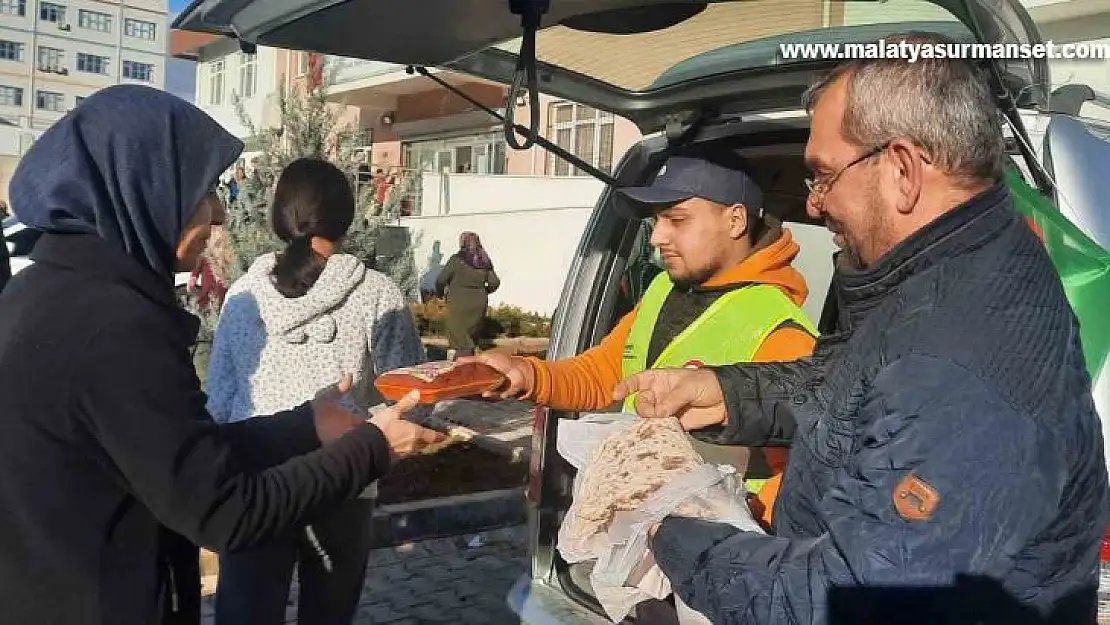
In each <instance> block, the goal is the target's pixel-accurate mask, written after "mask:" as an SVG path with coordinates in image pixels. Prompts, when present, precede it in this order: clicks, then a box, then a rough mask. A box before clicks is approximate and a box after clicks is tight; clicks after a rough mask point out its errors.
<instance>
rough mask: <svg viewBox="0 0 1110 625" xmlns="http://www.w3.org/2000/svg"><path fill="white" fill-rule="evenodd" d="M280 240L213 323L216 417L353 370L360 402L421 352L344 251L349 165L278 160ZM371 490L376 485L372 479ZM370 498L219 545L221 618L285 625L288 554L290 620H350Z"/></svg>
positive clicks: (395, 310) (372, 280)
mask: <svg viewBox="0 0 1110 625" xmlns="http://www.w3.org/2000/svg"><path fill="white" fill-rule="evenodd" d="M271 211H272V213H271V216H272V222H271V223H272V226H273V229H274V233H275V234H276V235H277V237H278V238H279V239H281V240H282V241H284V242H285V244H286V248H285V250H283V251H281V252H279V253H277V254H272V253H271V254H266V255H264V256H261V257H259V258H258V259H257V260H256V261H255V262H254V264H253V265H252V266H251V268H250V270H249V271H248V272H247V274H246V275H244V276H243V277H242V278H240V279H239V280H236V281H235V283H234V284H233V285H232V287H231V290H230V291H229V292H228V296H227V303H226V304H225V306H224V309H223V313H222V315H221V317H220V321H219V325H218V326H217V328H216V338H215V341H214V342H213V345H212V358H211V360H210V361H209V365H208V409H209V411H211V413H212V416H213V418H215V419H216V421H219V422H236V421H242V420H249V419H252V418H255V417H257V418H263V419H264V418H267V417H266V416H265V415H268V414H269V413H270V412H271V410H270V407H271V406H285V407H292V406H296V405H298V404H300V403H301V402H303V401H305V400H306V399H310V398H311V397H312V396H313V395H314V394H315V393H316V389H318V388H319V387H320V385H319V384H318V383H317V380H326V379H331V378H332V377H337V376H341V375H342V374H343V373H351V374H353V375H354V377H355V379H356V380H359V381H360V383H359V384H358V385H357V386H356V389H358V391H357V392H356V402H357V403H359V404H360V408H361V409H366V408H368V407H369V406H371V405H374V404H378V403H380V399H378V400H374V399H371V398H370V394H371V392H372V391H371V390H370V389H372V384H371V383H370V382H369V381H370V380H372V379H373V377H374V376H375V374H376V373H377V374H380V373H383V372H385V371H388V370H391V369H395V368H398V367H404V366H409V365H414V364H417V363H420V362H423V360H424V358H425V355H424V348H423V345H422V344H421V342H420V337H419V335H418V334H417V332H416V327H415V324H414V323H413V320H412V316H411V313H410V312H409V310H408V307H407V305H406V303H405V300H404V297H403V296H402V294H401V291H400V289H399V288H398V287H397V285H396V284H394V283H393V281H392V280H390V279H389V278H388V277H387V276H385V275H383V274H381V273H378V272H376V271H373V270H371V269H368V268H367V267H366V265H365V264H364V263H363V261H362V260H360V259H359V258H357V257H355V256H352V255H350V254H343V253H341V252H340V247H341V241H342V239H343V237H344V236H345V235H346V234H347V230H348V229H349V228H350V227H351V223H352V222H353V220H354V217H355V197H354V194H353V192H352V189H351V185H350V183H349V182H348V179H347V177H346V175H345V174H344V173H343V172H342V171H341V170H340V169H338V168H337V167H335V166H334V165H332V164H331V163H328V162H327V161H324V160H318V159H311V158H304V159H299V160H297V161H294V162H293V163H291V164H289V166H287V167H286V168H285V170H284V171H283V172H282V173H281V177H280V178H279V180H278V183H277V188H276V189H275V191H274V199H273V202H272V205H271ZM371 490H372V489H371ZM372 508H373V499H372V498H371V497H361V498H358V499H354V500H352V501H349V502H347V503H346V504H345V505H344V506H343V507H341V508H340V509H339V510H337V511H336V512H335V513H334V514H330V515H326V516H322V517H320V518H318V519H315V520H314V521H313V523H312V525H311V526H309V527H307V528H305V530H304V531H302V532H297V533H296V534H294V535H292V536H290V537H285V538H281V539H278V540H275V541H273V542H271V543H268V544H265V545H261V546H258V547H254V548H251V549H246V550H243V551H240V552H237V553H231V554H225V555H223V556H222V557H221V560H220V576H219V587H218V589H217V593H216V623H217V625H240V624H247V623H249V624H250V625H281V624H283V623H285V606H286V599H287V598H288V596H289V585H290V583H291V581H292V576H293V567H294V564H296V565H297V567H298V572H299V580H300V584H301V587H300V588H301V590H300V599H299V614H298V622H299V623H301V624H302V625H340V624H346V623H350V622H351V619H352V618H353V617H354V613H355V609H356V608H357V607H358V600H359V597H360V596H361V594H362V586H363V580H364V577H365V575H366V564H367V556H368V555H369V551H370V541H371V534H370V529H371V514H372V511H373V510H372Z"/></svg>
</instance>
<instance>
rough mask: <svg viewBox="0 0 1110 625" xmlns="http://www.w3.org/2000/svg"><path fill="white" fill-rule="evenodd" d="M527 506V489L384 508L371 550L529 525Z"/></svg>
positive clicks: (378, 510) (376, 522)
mask: <svg viewBox="0 0 1110 625" xmlns="http://www.w3.org/2000/svg"><path fill="white" fill-rule="evenodd" d="M524 504H525V502H524V488H507V489H502V490H492V491H485V492H480V493H468V494H466V495H453V496H450V497H437V498H435V499H423V500H421V501H411V502H405V503H399V504H389V505H385V506H381V507H379V508H376V509H375V510H374V516H373V520H372V523H373V524H374V529H373V547H372V548H374V549H379V548H382V547H393V546H396V545H400V544H403V543H410V542H418V541H422V540H430V539H432V538H442V537H444V536H454V535H458V534H472V533H477V532H483V531H487V530H493V529H500V528H502V527H509V526H512V525H520V524H522V523H526V522H527V514H526V512H525V505H524Z"/></svg>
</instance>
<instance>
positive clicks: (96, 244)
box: [0, 85, 438, 625]
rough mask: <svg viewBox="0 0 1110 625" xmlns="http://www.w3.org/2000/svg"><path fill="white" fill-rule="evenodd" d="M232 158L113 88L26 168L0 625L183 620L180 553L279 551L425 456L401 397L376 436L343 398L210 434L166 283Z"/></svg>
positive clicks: (0, 472)
mask: <svg viewBox="0 0 1110 625" xmlns="http://www.w3.org/2000/svg"><path fill="white" fill-rule="evenodd" d="M242 148H243V145H242V143H241V142H240V141H239V140H238V139H236V138H235V137H233V136H231V135H230V134H228V133H227V132H226V131H224V130H223V129H222V128H221V127H220V126H219V125H218V124H217V123H216V122H215V121H213V120H212V119H211V118H209V117H208V116H207V115H205V114H204V113H203V112H201V111H200V110H199V109H197V108H195V107H194V106H192V105H191V104H189V103H187V102H185V101H184V100H181V99H180V98H177V97H175V96H172V95H169V94H167V93H165V92H162V91H158V90H155V89H150V88H146V87H140V86H132V85H125V86H116V87H110V88H107V89H104V90H102V91H99V92H97V93H96V94H94V95H92V96H90V97H89V98H87V99H86V100H85V101H84V102H82V104H81V105H80V106H79V107H77V108H76V109H74V110H73V111H71V112H70V113H69V114H67V115H66V116H65V117H63V118H62V119H61V120H60V121H58V122H57V123H55V124H54V125H53V126H52V127H51V128H50V129H49V130H47V131H46V132H45V133H44V134H43V135H42V136H41V137H40V138H39V139H38V140H37V141H36V142H35V144H34V146H33V147H32V148H31V150H30V151H29V152H28V153H27V154H26V155H25V156H24V157H23V159H22V161H21V162H20V164H19V167H18V168H17V170H16V172H15V174H14V176H13V178H12V181H11V183H10V187H9V188H10V191H9V196H10V199H11V201H12V206H13V208H14V209H15V213H16V215H17V216H18V218H19V219H20V220H21V221H22V222H23V223H25V224H27V225H28V226H31V227H34V228H38V229H41V230H43V231H44V234H43V235H42V237H41V239H40V241H39V242H38V244H37V245H36V247H35V250H34V251H33V253H32V258H33V260H34V261H35V262H34V264H33V265H32V266H31V267H29V268H27V269H25V270H24V271H21V272H20V273H19V275H17V276H16V277H15V278H13V279H12V281H11V282H9V284H8V286H7V287H6V288H5V289H4V292H3V293H2V294H0V605H2V606H3V611H4V612H3V616H2V617H0V622H5V623H28V624H30V623H36V624H39V623H42V624H51V623H58V624H61V623H65V624H66V625H84V624H89V625H92V624H98V625H99V624H104V623H112V624H124V625H131V624H135V625H139V624H142V625H148V624H153V623H160V622H167V620H169V619H168V618H167V617H169V616H176V618H175V619H174V622H181V620H182V619H181V617H182V616H185V617H187V618H186V620H189V619H195V618H196V617H197V615H196V614H193V613H185V614H183V613H182V609H183V606H195V605H197V602H198V597H199V584H198V581H199V580H197V579H195V578H190V579H181V576H180V575H178V574H175V569H174V568H173V567H172V566H171V561H172V559H173V554H174V553H181V550H180V548H179V547H180V544H181V541H182V539H181V538H180V537H181V536H184V537H185V538H187V539H188V540H189V541H191V542H193V543H195V544H199V545H202V546H205V547H207V548H210V549H213V550H215V551H222V550H234V549H237V548H241V547H245V546H248V545H253V544H256V543H258V542H260V541H265V540H267V539H271V538H273V537H275V536H279V535H282V534H284V533H286V532H288V531H291V530H294V529H295V528H297V527H300V526H301V525H303V524H304V523H306V522H308V521H310V520H311V519H312V518H313V517H316V516H318V515H321V514H325V513H328V512H330V511H332V510H333V509H334V508H337V507H338V506H339V505H340V504H341V503H342V502H343V501H344V500H346V499H350V498H353V497H355V496H356V495H358V494H359V493H360V492H361V491H362V490H363V489H364V488H365V487H366V486H367V485H368V484H369V483H370V482H371V481H373V480H375V479H377V478H378V477H380V476H381V475H383V474H384V473H385V472H386V471H387V470H388V468H389V466H390V463H391V461H392V459H393V458H394V457H396V456H398V455H400V454H405V453H410V452H412V451H414V450H415V449H416V448H418V447H420V446H421V445H424V444H427V443H429V442H433V441H435V440H437V438H438V436H437V435H434V434H432V433H429V432H428V431H426V430H423V429H421V428H419V427H417V426H415V425H412V424H409V423H407V422H404V421H401V420H400V419H399V415H400V413H401V412H403V411H404V410H407V409H408V408H410V407H411V406H412V405H413V404H414V403H415V398H413V397H408V398H406V399H405V400H404V401H402V402H400V403H398V404H397V405H396V406H394V407H393V409H391V410H388V411H386V413H385V414H384V415H380V416H378V417H374V419H373V420H371V421H370V422H366V420H365V417H364V416H359V415H356V414H354V413H351V412H348V411H347V410H345V409H344V408H342V407H341V406H340V401H339V400H340V394H341V393H342V391H344V390H345V389H344V388H343V387H344V386H346V385H347V384H349V382H348V381H346V380H345V381H344V382H343V383H341V384H340V385H338V386H336V387H333V388H331V389H329V390H327V391H326V392H323V393H321V394H320V395H319V396H318V397H317V398H316V399H314V400H313V401H311V402H308V403H306V404H304V405H302V406H299V407H297V408H295V409H293V410H291V411H289V412H287V413H282V414H280V415H275V416H273V417H270V418H266V419H248V420H246V421H243V422H240V423H236V424H233V425H227V426H220V425H217V424H216V423H215V422H213V421H212V419H211V417H209V415H208V413H207V412H206V411H205V397H204V394H203V393H202V392H201V389H200V384H199V382H198V380H197V377H196V374H195V372H194V370H193V366H192V361H191V359H190V357H189V351H188V347H189V345H190V344H191V343H192V341H193V340H194V338H195V335H196V330H197V321H196V319H195V318H193V317H192V316H191V315H188V314H186V313H184V312H183V311H182V310H181V309H180V308H179V307H178V306H177V302H176V299H175V297H174V293H173V274H174V272H175V271H188V270H191V269H192V268H193V267H194V266H195V264H196V262H197V258H198V256H199V254H200V252H201V251H202V250H203V249H204V245H205V242H206V240H207V237H208V233H209V231H210V222H211V218H212V212H213V210H214V209H218V204H217V202H218V200H216V199H215V197H214V195H213V194H212V193H211V190H212V189H213V188H214V185H215V184H216V182H217V178H218V176H219V174H220V173H221V172H223V171H224V170H225V169H227V167H228V166H229V165H230V164H231V163H232V162H233V161H234V160H235V159H236V158H237V157H238V156H239V153H240V151H241V150H242ZM321 442H327V443H328V444H327V445H325V446H323V447H321ZM175 547H177V549H175ZM191 554H192V557H195V556H196V551H195V548H194V549H192V551H191Z"/></svg>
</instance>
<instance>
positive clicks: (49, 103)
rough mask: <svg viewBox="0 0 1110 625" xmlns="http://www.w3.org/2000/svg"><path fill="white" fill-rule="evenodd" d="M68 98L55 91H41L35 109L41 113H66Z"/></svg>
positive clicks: (36, 99)
mask: <svg viewBox="0 0 1110 625" xmlns="http://www.w3.org/2000/svg"><path fill="white" fill-rule="evenodd" d="M65 100H66V97H65V96H64V95H62V94H60V93H57V92H55V91H39V92H38V95H37V96H36V98H35V107H36V108H38V109H39V110H40V111H54V112H55V113H64V112H65V110H66V105H65Z"/></svg>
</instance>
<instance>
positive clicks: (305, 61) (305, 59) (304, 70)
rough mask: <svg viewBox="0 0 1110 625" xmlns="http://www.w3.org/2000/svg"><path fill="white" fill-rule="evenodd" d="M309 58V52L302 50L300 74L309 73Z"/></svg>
mask: <svg viewBox="0 0 1110 625" xmlns="http://www.w3.org/2000/svg"><path fill="white" fill-rule="evenodd" d="M309 58H310V55H309V53H308V52H302V53H301V71H300V72H299V74H298V75H300V76H304V75H305V74H307V73H308V65H309V63H308V60H309Z"/></svg>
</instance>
